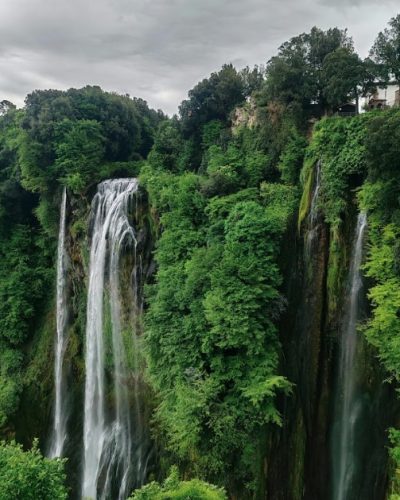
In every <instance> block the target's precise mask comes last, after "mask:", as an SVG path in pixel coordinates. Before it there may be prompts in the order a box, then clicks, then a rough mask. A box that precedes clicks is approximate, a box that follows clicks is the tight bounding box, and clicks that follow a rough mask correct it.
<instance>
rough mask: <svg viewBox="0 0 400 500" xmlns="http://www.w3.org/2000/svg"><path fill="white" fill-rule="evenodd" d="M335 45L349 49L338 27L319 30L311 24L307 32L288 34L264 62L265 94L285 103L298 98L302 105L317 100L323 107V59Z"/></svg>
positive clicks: (349, 50)
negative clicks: (292, 36) (290, 36)
mask: <svg viewBox="0 0 400 500" xmlns="http://www.w3.org/2000/svg"><path fill="white" fill-rule="evenodd" d="M339 48H343V49H346V50H347V51H348V53H352V52H353V42H352V40H351V38H349V37H348V35H347V32H346V31H345V30H344V31H343V30H340V29H338V28H333V29H329V30H327V31H323V30H320V29H319V28H316V27H314V28H312V29H311V31H310V33H303V34H301V35H298V36H296V37H294V38H291V39H290V40H289V41H288V42H285V43H284V44H283V45H281V46H280V47H279V52H278V55H277V56H274V57H273V58H272V59H270V61H269V62H268V64H267V68H266V88H265V92H266V93H267V96H269V98H272V99H277V100H279V101H281V102H283V103H285V104H290V103H292V102H298V103H299V104H300V105H301V106H302V107H303V108H304V109H309V108H310V106H311V105H312V104H314V103H318V104H319V106H320V108H321V109H322V110H325V109H326V106H327V102H326V97H325V92H324V90H325V84H324V75H323V67H324V61H325V58H326V57H327V56H328V55H329V54H331V53H333V52H334V51H336V50H337V49H339Z"/></svg>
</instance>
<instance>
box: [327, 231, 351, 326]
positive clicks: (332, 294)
mask: <svg viewBox="0 0 400 500" xmlns="http://www.w3.org/2000/svg"><path fill="white" fill-rule="evenodd" d="M346 261H347V248H346V244H345V241H344V239H343V237H342V236H341V235H340V230H339V229H338V228H332V229H331V236H330V245H329V262H328V276H327V284H326V286H327V291H328V317H329V320H332V319H333V318H334V317H335V315H336V314H337V312H338V309H339V305H340V297H341V295H342V290H343V283H344V282H345V273H346V269H347V262H346Z"/></svg>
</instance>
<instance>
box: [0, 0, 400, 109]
mask: <svg viewBox="0 0 400 500" xmlns="http://www.w3.org/2000/svg"><path fill="white" fill-rule="evenodd" d="M398 13H400V6H399V2H398V0H63V1H61V0H0V101H1V100H2V99H8V100H11V101H13V102H14V103H16V104H17V105H19V106H21V105H23V100H24V97H25V96H26V94H28V93H29V92H31V91H32V90H34V89H46V88H59V89H66V88H69V87H82V86H84V85H87V84H91V85H94V84H97V85H100V86H101V87H102V88H104V89H105V90H113V91H116V92H119V93H124V94H125V93H128V94H130V95H131V96H138V97H142V98H144V99H146V100H147V101H148V103H149V104H150V105H151V106H152V107H155V108H161V109H163V110H164V111H165V112H168V113H170V114H171V113H174V112H176V111H177V107H178V104H179V103H180V101H181V100H182V99H184V98H185V96H186V93H187V91H188V90H189V89H190V88H192V87H193V86H194V85H195V84H196V83H197V82H198V81H199V80H201V79H202V78H204V77H206V76H207V75H209V73H211V72H212V71H215V70H217V69H219V68H220V66H221V65H222V64H224V63H228V62H232V63H233V64H235V66H237V67H239V68H240V67H243V66H246V65H249V66H252V65H254V64H263V63H265V62H266V61H267V60H268V59H269V58H270V57H271V56H273V55H274V54H275V53H276V50H277V48H278V46H279V45H280V44H281V43H282V42H284V41H285V40H288V39H289V38H290V37H292V36H294V35H297V34H299V33H301V32H304V31H308V30H309V29H310V28H311V27H312V26H314V25H316V26H319V27H321V28H324V29H326V28H329V27H334V26H339V27H341V28H348V29H349V33H350V34H351V35H352V36H353V38H354V42H355V46H356V49H357V50H358V52H359V54H360V55H361V56H362V57H365V56H366V55H367V53H368V50H369V48H370V46H371V44H372V42H373V40H374V39H375V37H376V34H377V33H378V32H379V31H380V30H382V29H383V28H384V27H385V26H386V24H387V21H388V20H389V19H390V18H391V17H393V16H395V15H396V14H398Z"/></svg>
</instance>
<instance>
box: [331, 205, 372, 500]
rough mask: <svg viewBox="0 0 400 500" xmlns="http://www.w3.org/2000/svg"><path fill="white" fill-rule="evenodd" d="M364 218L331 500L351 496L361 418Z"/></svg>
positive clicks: (346, 335)
mask: <svg viewBox="0 0 400 500" xmlns="http://www.w3.org/2000/svg"><path fill="white" fill-rule="evenodd" d="M366 226H367V218H366V215H365V214H364V213H360V214H359V215H358V218H357V226H356V234H355V237H354V242H353V248H352V255H351V263H350V271H349V297H348V301H347V306H346V311H345V322H344V326H343V330H342V337H341V345H340V359H339V377H338V390H337V397H336V411H337V422H336V425H335V432H334V434H333V443H332V448H333V499H334V500H350V499H352V498H358V496H357V495H355V496H354V495H353V493H352V488H353V487H354V476H355V469H356V467H355V464H356V455H355V452H356V443H355V430H356V425H357V421H358V420H359V418H360V415H361V410H362V409H361V401H360V398H359V397H358V396H357V383H356V376H357V372H356V366H355V365H356V357H357V356H356V355H357V345H358V342H359V340H358V333H357V321H358V320H359V319H360V307H359V304H360V300H361V298H362V290H363V280H362V275H361V272H360V267H361V264H362V257H363V241H364V232H365V228H366Z"/></svg>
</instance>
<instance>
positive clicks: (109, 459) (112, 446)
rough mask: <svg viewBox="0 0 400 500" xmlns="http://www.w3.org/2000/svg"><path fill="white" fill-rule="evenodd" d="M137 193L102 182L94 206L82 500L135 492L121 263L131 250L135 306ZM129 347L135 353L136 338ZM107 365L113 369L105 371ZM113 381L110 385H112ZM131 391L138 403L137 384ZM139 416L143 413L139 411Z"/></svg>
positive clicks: (134, 185)
mask: <svg viewBox="0 0 400 500" xmlns="http://www.w3.org/2000/svg"><path fill="white" fill-rule="evenodd" d="M137 190H138V182H137V180H136V179H114V180H108V181H104V182H102V183H101V184H99V186H98V191H97V194H96V195H95V197H94V199H93V203H92V212H91V224H92V238H91V248H90V263H89V285H88V300H87V325H86V356H85V363H86V382H85V405H84V436H83V437H84V461H83V483H82V496H83V497H84V498H91V499H97V498H110V496H111V491H112V492H113V493H112V496H113V497H116V498H118V499H120V500H122V499H125V498H127V496H128V495H129V493H130V488H131V486H132V474H133V472H134V471H133V470H132V469H133V467H134V466H135V464H132V462H134V459H133V458H134V457H133V454H134V451H135V450H133V430H132V419H131V415H130V398H129V391H128V381H129V380H130V378H131V377H132V378H133V379H135V378H136V376H135V375H134V374H132V373H131V370H130V369H129V368H128V363H127V357H126V344H125V343H124V328H123V325H122V317H123V311H122V309H123V303H122V297H121V293H120V288H121V287H120V271H121V270H120V267H121V266H120V257H121V255H122V252H123V250H124V249H126V248H127V247H128V246H129V248H132V250H133V254H134V258H135V262H134V267H133V270H132V281H133V288H134V290H133V302H135V300H136V298H137V296H138V290H137V289H138V281H139V280H138V278H137V276H136V268H137V264H136V246H137V241H136V235H135V231H134V228H133V227H132V226H131V224H130V222H129V219H128V215H129V208H130V204H131V201H132V199H133V196H134V195H135V194H136V193H137ZM133 309H134V310H135V311H137V304H133ZM107 318H109V320H108V322H109V323H111V325H108V323H107ZM110 336H111V339H109V337H110ZM129 342H130V343H131V344H132V345H133V346H134V347H133V348H134V350H135V351H136V348H135V347H136V342H135V336H133V338H132V337H131V338H130V339H129ZM136 355H137V353H135V356H136ZM109 365H111V368H107V367H108V366H109ZM107 370H108V371H107ZM106 374H107V375H106ZM109 379H112V380H111V381H110V382H109V383H108V380H109ZM108 385H109V386H110V387H111V390H110V388H109V387H108ZM133 386H134V387H133V392H134V394H133V397H134V398H136V397H137V388H136V382H134V383H133ZM110 401H111V405H110ZM109 406H111V409H110V408H109ZM136 411H139V410H138V409H137V408H136ZM135 458H136V456H135Z"/></svg>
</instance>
